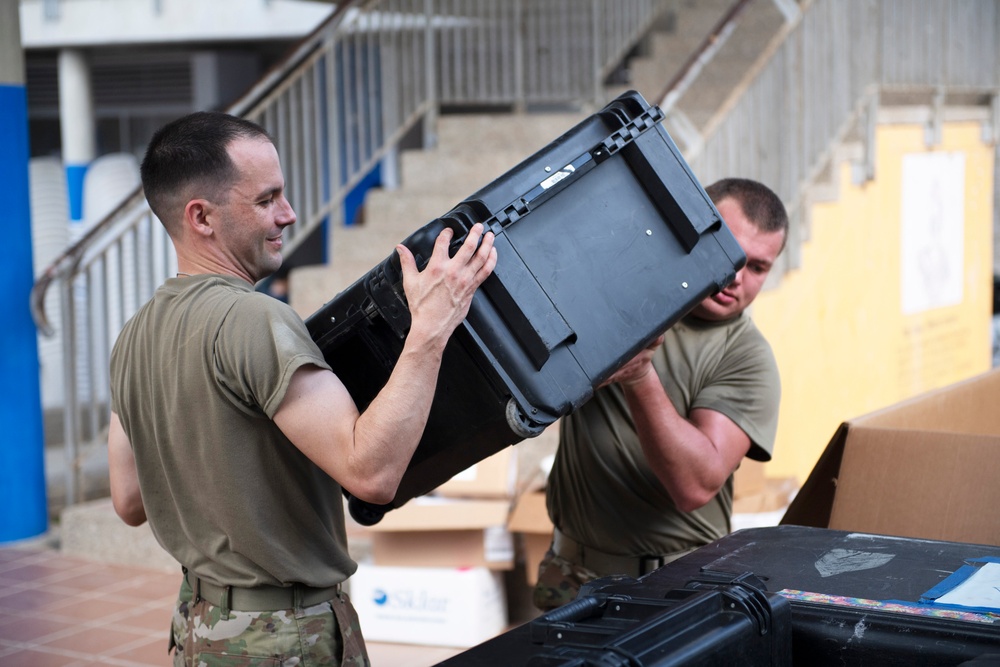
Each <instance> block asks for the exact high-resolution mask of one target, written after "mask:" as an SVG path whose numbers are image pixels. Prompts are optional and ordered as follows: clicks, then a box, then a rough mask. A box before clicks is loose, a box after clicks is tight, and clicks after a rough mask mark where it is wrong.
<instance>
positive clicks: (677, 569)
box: [440, 526, 1000, 667]
mask: <svg viewBox="0 0 1000 667" xmlns="http://www.w3.org/2000/svg"><path fill="white" fill-rule="evenodd" d="M990 558H1000V546H989V545H981V544H966V543H960V542H940V541H936V540H924V539H909V538H904V537H894V536H887V535H871V534H867V533H853V532H848V531H840V530H830V529H826V528H813V527H805V526H772V527H765V528H749V529H746V530H740V531H737V532H735V533H732V534H730V535H727V536H726V537H723V538H721V539H719V540H716V541H715V542H712V543H711V544H709V545H707V546H704V547H702V548H700V549H697V550H695V551H693V552H691V553H690V554H688V555H686V556H684V557H682V558H679V559H678V560H676V561H674V562H672V563H668V564H666V565H664V566H663V567H661V568H660V569H658V570H656V571H654V572H651V573H649V574H647V575H645V576H643V577H642V578H640V579H638V580H635V581H633V580H631V579H627V578H623V579H621V580H620V581H614V579H613V578H610V577H609V578H605V579H601V580H597V581H595V582H594V585H595V586H596V585H598V584H601V585H600V593H601V594H602V595H605V596H607V597H606V599H607V600H612V599H617V598H620V597H622V596H628V597H632V598H640V599H643V600H645V599H653V600H663V599H670V598H671V596H674V595H675V591H676V589H677V588H679V587H683V586H689V585H690V582H692V581H702V580H704V579H705V578H706V576H708V577H716V576H717V575H716V574H715V573H719V572H740V573H747V572H749V573H753V578H751V579H750V581H758V582H760V583H761V584H762V585H763V586H765V587H766V591H767V593H766V595H767V596H768V598H769V599H770V600H771V601H772V608H773V609H778V608H779V606H780V605H777V604H774V603H773V599H774V596H778V597H783V598H785V599H786V600H787V602H788V605H787V606H788V607H789V609H790V613H789V617H790V621H789V622H790V626H791V657H792V662H793V664H795V665H796V666H797V667H798V666H799V665H803V666H806V667H842V666H843V665H864V666H865V667H909V666H911V665H920V666H921V667H924V666H932V667H938V666H942V667H943V666H957V665H962V666H963V667H986V666H987V665H1000V621H997V620H996V618H995V617H993V618H991V617H989V616H988V615H986V614H979V615H973V616H974V617H959V616H955V615H954V614H951V615H948V612H933V611H932V610H928V609H927V608H926V605H924V608H921V603H920V600H921V598H922V597H923V596H924V594H925V593H927V592H928V591H931V590H932V589H935V588H936V587H938V586H940V585H941V583H942V582H943V581H944V580H946V579H948V578H949V577H951V576H952V575H953V573H955V572H956V571H958V570H960V568H962V566H963V565H966V564H967V563H970V562H975V561H979V560H983V559H990ZM588 594H589V591H586V590H581V592H580V596H578V598H577V600H576V601H574V602H573V603H571V604H575V603H576V602H578V601H579V600H580V599H582V598H584V597H586V596H587V595H588ZM880 603H881V604H880ZM900 603H902V604H900ZM737 607H739V605H737ZM953 609H954V608H953ZM556 611H559V610H558V609H557V610H556ZM918 611H919V612H921V613H917V612H918ZM678 613H679V612H678ZM688 613H689V612H684V613H679V615H681V616H686V615H687V614H688ZM781 613H784V612H781ZM545 618H547V617H546V616H542V617H539V619H536V620H535V621H531V622H529V623H525V624H523V625H521V626H519V627H517V628H514V629H513V630H510V631H508V632H505V633H503V634H502V635H499V636H498V637H495V638H494V639H491V640H489V641H487V642H484V643H482V644H480V645H479V646H476V647H473V648H471V649H469V650H468V651H465V652H463V653H460V654H458V655H456V656H454V657H453V658H451V659H449V660H446V661H444V662H442V663H440V666H441V667H501V666H502V667H514V666H519V665H530V666H532V667H541V666H543V665H544V666H546V667H550V666H553V665H565V666H571V665H572V666H583V665H647V664H654V665H657V664H660V663H656V662H643V661H641V660H640V659H638V658H636V659H633V658H631V657H630V656H627V655H626V653H625V652H624V650H623V649H622V650H619V651H618V652H617V654H616V656H617V657H618V658H619V661H618V662H613V661H612V660H611V658H609V657H608V655H609V654H608V653H607V652H606V651H604V650H603V649H602V648H591V649H589V651H590V652H589V654H588V655H587V658H585V659H584V658H580V660H579V661H578V662H572V661H571V660H569V659H567V660H562V661H561V662H560V661H558V660H555V659H554V657H553V656H552V655H551V654H552V652H553V648H552V645H553V642H552V641H549V642H548V643H546V642H545V641H540V635H539V630H538V629H537V628H536V627H535V625H536V624H538V623H539V622H540V621H541V622H543V623H544V622H545V621H542V620H541V619H545ZM777 618H778V616H777V615H775V616H774V619H775V623H773V624H772V627H773V628H775V629H776V630H777V631H780V632H784V631H785V629H786V628H785V626H784V625H783V624H781V623H779V622H777ZM679 622H681V623H683V624H685V625H689V626H690V625H695V622H694V620H692V619H685V620H683V621H679ZM719 622H721V621H719ZM726 627H733V626H732V625H730V624H727V625H726ZM759 627H764V626H759ZM613 634H614V633H609V635H613ZM714 636H715V637H717V638H718V639H719V640H726V641H727V642H728V639H726V638H727V637H728V635H723V634H721V633H714ZM654 640H655V638H654V637H649V639H648V641H649V642H652V641H654ZM783 642H784V639H782V640H780V643H777V644H774V645H773V648H774V649H775V653H773V655H775V656H777V657H779V658H780V657H781V656H782V655H783V654H782V651H784V650H785V649H783V648H782V646H784V644H783ZM605 643H609V642H605ZM692 646H694V644H692ZM748 646H749V645H746V644H745V645H744V647H745V650H751V649H750V648H748ZM720 650H722V649H721V647H719V646H716V645H714V642H706V643H703V644H701V645H700V647H699V648H698V649H697V653H696V655H697V656H700V657H702V658H704V659H703V660H702V661H701V662H697V661H694V662H692V663H690V664H706V665H758V664H774V663H773V662H768V661H767V659H764V660H763V661H761V662H757V661H755V660H754V659H751V655H750V654H749V653H748V654H747V658H746V659H737V660H714V659H712V655H713V653H716V654H717V652H718V651H720ZM754 650H760V647H757V649H754ZM573 657H574V658H576V657H579V656H573ZM642 659H643V660H645V659H646V658H642ZM587 660H590V661H589V662H588V661H587ZM664 664H672V663H664ZM678 664H687V663H678Z"/></svg>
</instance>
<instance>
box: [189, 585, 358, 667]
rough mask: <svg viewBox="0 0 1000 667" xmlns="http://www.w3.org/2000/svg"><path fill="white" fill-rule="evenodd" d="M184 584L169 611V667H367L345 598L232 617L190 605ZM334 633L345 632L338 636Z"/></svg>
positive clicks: (355, 622)
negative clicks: (170, 629) (171, 620)
mask: <svg viewBox="0 0 1000 667" xmlns="http://www.w3.org/2000/svg"><path fill="white" fill-rule="evenodd" d="M192 597H193V596H192V591H191V587H190V586H189V585H188V583H187V581H186V580H185V581H184V582H183V583H182V584H181V592H180V595H179V596H178V600H177V605H176V607H175V608H174V615H173V622H172V633H171V638H170V647H171V649H173V650H174V662H173V664H174V667H313V666H314V665H332V666H334V667H370V666H371V662H370V661H369V659H368V654H367V651H366V650H365V644H364V638H363V637H362V636H361V626H360V624H359V623H358V616H357V613H355V611H354V607H353V605H351V602H350V599H349V598H348V597H347V595H346V594H344V593H341V595H340V597H338V598H336V599H334V600H332V601H330V602H322V603H320V604H317V605H313V606H311V607H305V608H302V609H286V610H279V611H231V610H225V609H223V608H221V607H217V606H215V605H212V604H210V603H208V602H207V601H205V600H201V601H199V602H194V601H193V600H192ZM338 627H343V628H345V632H344V633H343V635H342V634H341V632H339V630H338Z"/></svg>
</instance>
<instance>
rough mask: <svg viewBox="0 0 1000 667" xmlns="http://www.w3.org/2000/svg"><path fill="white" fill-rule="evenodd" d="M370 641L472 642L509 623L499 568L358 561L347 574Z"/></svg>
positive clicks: (461, 645)
mask: <svg viewBox="0 0 1000 667" xmlns="http://www.w3.org/2000/svg"><path fill="white" fill-rule="evenodd" d="M348 581H349V582H350V596H351V602H353V604H354V607H355V609H357V611H358V618H359V620H360V621H361V634H362V635H364V637H365V639H366V640H368V641H380V642H395V643H399V644H422V645H429V646H454V647H459V648H468V647H471V646H475V645H477V644H480V643H482V642H484V641H486V640H487V639H492V638H493V637H495V636H497V635H498V634H500V633H501V632H503V631H504V630H505V629H506V627H507V599H506V597H505V594H504V586H503V578H502V575H501V574H500V573H499V572H496V571H493V570H490V569H487V568H485V567H469V568H443V567H393V566H385V565H368V564H365V563H360V564H358V571H357V572H355V573H354V575H353V576H352V577H351V578H350V579H349V580H348Z"/></svg>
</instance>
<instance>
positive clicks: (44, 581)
mask: <svg viewBox="0 0 1000 667" xmlns="http://www.w3.org/2000/svg"><path fill="white" fill-rule="evenodd" d="M179 584H180V573H179V572H178V573H173V572H164V571H162V570H145V569H139V568H130V567H122V566H118V565H115V566H109V565H107V564H104V563H96V562H92V561H86V560H81V559H77V558H71V557H67V556H64V555H62V554H60V553H59V552H58V551H56V550H53V549H45V548H31V547H27V548H26V547H4V548H0V665H3V667H97V666H102V667H109V666H110V667H153V666H165V665H170V664H171V660H170V657H169V656H168V655H167V633H168V628H169V627H170V611H171V609H172V608H173V604H174V600H175V599H176V595H177V587H178V585H179ZM368 649H369V654H370V657H371V660H372V665H373V667H428V666H429V665H434V664H437V663H438V662H440V661H442V660H445V659H446V658H449V657H451V656H452V655H455V654H456V653H458V652H459V651H458V650H457V649H448V648H437V647H417V646H402V645H392V644H374V643H373V644H369V646H368Z"/></svg>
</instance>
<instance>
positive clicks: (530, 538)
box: [507, 491, 552, 586]
mask: <svg viewBox="0 0 1000 667" xmlns="http://www.w3.org/2000/svg"><path fill="white" fill-rule="evenodd" d="M507 528H508V530H510V532H512V533H516V534H517V535H519V536H520V543H521V547H522V553H521V555H522V557H523V558H524V571H525V575H526V578H527V580H528V585H529V586H534V585H535V584H536V583H537V582H538V564H539V563H540V562H541V561H542V557H543V556H544V555H545V552H546V551H547V550H548V548H549V545H551V544H552V521H550V520H549V513H548V510H546V509H545V492H544V491H528V492H525V493H522V494H521V495H520V497H518V499H517V502H516V503H515V504H514V509H513V510H511V513H510V520H509V521H508V522H507Z"/></svg>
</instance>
